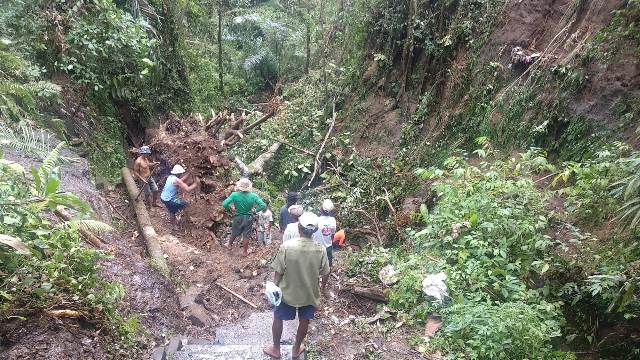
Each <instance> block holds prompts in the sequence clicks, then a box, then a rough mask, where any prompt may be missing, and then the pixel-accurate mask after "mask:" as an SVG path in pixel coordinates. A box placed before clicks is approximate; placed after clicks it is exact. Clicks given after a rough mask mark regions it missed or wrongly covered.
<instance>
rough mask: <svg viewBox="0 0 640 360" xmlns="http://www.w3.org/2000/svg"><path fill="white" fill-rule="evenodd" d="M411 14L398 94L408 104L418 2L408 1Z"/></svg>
mask: <svg viewBox="0 0 640 360" xmlns="http://www.w3.org/2000/svg"><path fill="white" fill-rule="evenodd" d="M408 5H409V14H408V16H407V37H406V38H405V41H404V49H403V50H402V67H401V72H400V91H399V93H398V101H400V102H402V103H403V104H405V105H406V104H407V81H408V78H409V69H410V68H411V61H412V53H413V28H414V19H415V16H416V12H417V11H418V2H417V0H408Z"/></svg>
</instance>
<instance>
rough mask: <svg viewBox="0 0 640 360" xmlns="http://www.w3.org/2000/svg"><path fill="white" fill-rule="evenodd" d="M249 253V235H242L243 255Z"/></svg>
mask: <svg viewBox="0 0 640 360" xmlns="http://www.w3.org/2000/svg"><path fill="white" fill-rule="evenodd" d="M247 255H249V237H248V236H246V235H243V236H242V256H247Z"/></svg>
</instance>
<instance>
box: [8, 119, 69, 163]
mask: <svg viewBox="0 0 640 360" xmlns="http://www.w3.org/2000/svg"><path fill="white" fill-rule="evenodd" d="M54 143H56V140H55V139H54V138H53V137H52V136H51V135H50V134H49V133H47V132H45V131H42V130H37V129H34V128H31V127H29V126H27V125H22V126H19V127H18V128H17V129H12V128H11V127H9V126H6V125H5V124H3V125H2V126H0V145H1V146H6V147H8V148H11V149H14V150H17V151H19V152H20V153H23V154H25V155H28V156H33V157H35V158H38V159H41V160H42V159H45V158H46V157H47V156H48V155H49V154H50V153H51V151H52V147H53V144H54ZM59 161H60V163H62V164H68V163H75V162H77V161H78V159H77V158H72V157H68V156H59Z"/></svg>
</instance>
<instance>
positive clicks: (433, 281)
mask: <svg viewBox="0 0 640 360" xmlns="http://www.w3.org/2000/svg"><path fill="white" fill-rule="evenodd" d="M446 279H447V274H445V273H443V272H439V273H437V274H430V275H427V277H425V278H424V280H422V292H423V293H424V294H425V295H427V296H431V297H433V298H435V299H436V302H438V303H440V304H442V302H443V301H444V299H445V298H447V297H448V296H449V291H448V290H447V284H445V283H444V281H445V280H446Z"/></svg>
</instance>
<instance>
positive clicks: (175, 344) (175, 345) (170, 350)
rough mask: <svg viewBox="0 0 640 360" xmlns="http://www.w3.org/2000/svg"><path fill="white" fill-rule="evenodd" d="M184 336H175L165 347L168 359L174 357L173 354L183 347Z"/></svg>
mask: <svg viewBox="0 0 640 360" xmlns="http://www.w3.org/2000/svg"><path fill="white" fill-rule="evenodd" d="M183 339H184V337H182V336H174V337H173V338H171V341H169V345H167V346H166V347H165V349H164V355H165V357H166V358H167V359H172V358H173V355H174V354H175V353H177V352H178V351H180V350H181V349H182V340H183Z"/></svg>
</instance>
